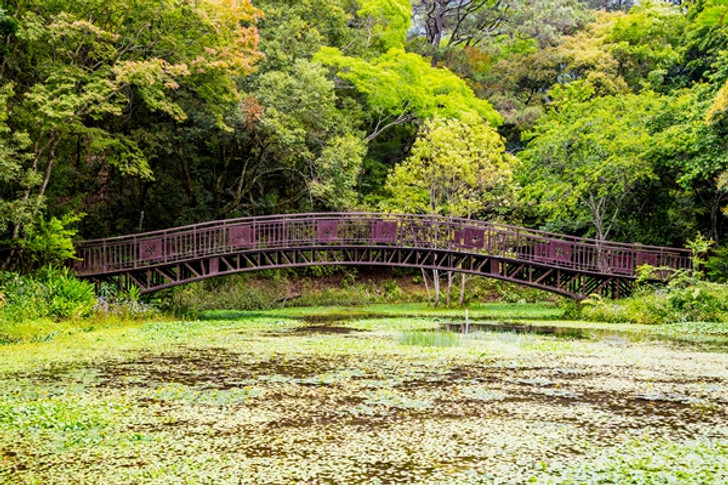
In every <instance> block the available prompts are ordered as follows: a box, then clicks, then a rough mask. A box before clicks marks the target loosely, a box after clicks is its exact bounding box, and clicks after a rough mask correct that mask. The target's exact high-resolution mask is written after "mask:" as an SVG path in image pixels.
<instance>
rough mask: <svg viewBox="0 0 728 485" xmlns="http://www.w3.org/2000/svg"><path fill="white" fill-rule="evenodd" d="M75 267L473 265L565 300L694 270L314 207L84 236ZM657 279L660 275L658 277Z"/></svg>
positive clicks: (456, 223)
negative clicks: (651, 274)
mask: <svg viewBox="0 0 728 485" xmlns="http://www.w3.org/2000/svg"><path fill="white" fill-rule="evenodd" d="M77 257H78V260H76V261H74V262H73V263H72V265H73V269H74V271H75V272H76V274H77V275H78V276H80V277H82V278H86V279H91V280H93V281H96V282H97V283H101V282H104V281H107V282H113V283H114V284H118V285H120V286H121V287H128V286H130V285H136V286H138V287H139V288H140V289H141V291H142V292H143V293H151V292H154V291H158V290H161V289H163V288H170V287H173V286H177V285H182V284H185V283H189V282H192V281H200V280H204V279H206V278H212V277H215V276H219V275H226V274H233V273H240V272H244V271H255V270H262V269H273V268H292V267H305V266H318V265H361V266H400V267H410V268H425V269H437V270H441V271H456V272H462V273H470V274H475V275H480V276H485V277H489V278H497V279H500V280H504V281H511V282H513V283H517V284H521V285H526V286H531V287H535V288H541V289H543V290H547V291H551V292H554V293H559V294H561V295H565V296H569V297H572V298H577V299H578V298H584V297H585V296H587V295H589V294H592V293H599V294H602V295H604V296H608V297H613V298H619V297H624V296H627V295H629V294H630V293H631V292H632V290H633V287H634V281H635V279H636V269H637V267H638V266H640V265H643V264H650V265H652V266H654V267H656V268H660V269H661V271H660V272H659V273H658V274H659V275H660V276H662V277H664V276H666V275H667V274H668V273H670V269H672V270H688V271H689V270H691V258H690V252H689V251H687V250H684V249H674V248H666V247H657V246H644V245H640V244H622V243H615V242H599V241H596V240H593V239H584V238H576V237H571V236H565V235H561V234H554V233H549V232H543V231H536V230H531V229H525V228H522V227H515V226H508V225H503V224H497V223H492V222H482V221H475V220H466V219H456V218H448V217H437V216H423V215H401V214H375V213H320V214H287V215H276V216H264V217H248V218H240V219H230V220H224V221H215V222H208V223H204V224H196V225H192V226H185V227H177V228H174V229H167V230H162V231H155V232H147V233H143V234H132V235H128V236H121V237H114V238H108V239H97V240H91V241H83V242H81V243H80V244H79V245H78V249H77ZM658 277H659V276H658Z"/></svg>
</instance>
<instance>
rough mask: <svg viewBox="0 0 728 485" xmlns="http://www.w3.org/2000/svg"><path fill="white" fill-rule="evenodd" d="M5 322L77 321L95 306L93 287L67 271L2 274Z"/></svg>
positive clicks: (1, 311)
mask: <svg viewBox="0 0 728 485" xmlns="http://www.w3.org/2000/svg"><path fill="white" fill-rule="evenodd" d="M0 294H2V295H3V297H2V301H3V307H2V309H1V310H0V315H1V316H2V319H3V320H5V321H11V322H13V321H14V322H17V321H22V320H37V319H41V318H50V319H53V320H64V319H77V318H83V317H86V316H88V315H90V314H91V313H92V312H93V310H94V307H95V306H96V301H97V300H96V295H95V293H94V285H93V284H91V283H88V282H86V281H81V280H78V279H76V278H75V277H74V276H73V275H72V274H71V273H70V271H69V270H68V269H67V268H63V269H54V268H45V269H43V270H41V271H38V272H37V273H35V274H33V275H30V276H20V275H17V274H14V273H4V274H3V275H2V280H0Z"/></svg>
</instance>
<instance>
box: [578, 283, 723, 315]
mask: <svg viewBox="0 0 728 485" xmlns="http://www.w3.org/2000/svg"><path fill="white" fill-rule="evenodd" d="M579 307H580V308H579V314H580V316H581V317H582V318H585V319H587V320H591V321H599V322H609V323H617V322H629V323H643V324H663V323H677V322H728V285H722V284H718V283H708V282H704V281H694V280H693V281H689V282H686V281H679V282H675V283H673V284H671V285H669V286H667V287H665V288H656V289H655V288H645V289H642V290H640V291H639V292H638V293H637V294H635V295H634V296H632V297H631V298H627V299H624V300H618V301H610V300H601V299H600V298H597V297H593V298H590V299H588V300H585V301H584V302H582V304H581V305H579ZM571 310H572V311H571V312H569V313H570V315H572V316H574V312H573V307H572V308H571Z"/></svg>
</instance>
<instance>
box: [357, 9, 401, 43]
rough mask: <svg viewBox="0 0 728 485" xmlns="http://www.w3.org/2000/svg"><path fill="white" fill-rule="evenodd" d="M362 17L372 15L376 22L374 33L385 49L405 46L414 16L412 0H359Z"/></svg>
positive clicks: (373, 28) (359, 12) (359, 13)
mask: <svg viewBox="0 0 728 485" xmlns="http://www.w3.org/2000/svg"><path fill="white" fill-rule="evenodd" d="M359 5H360V7H361V8H360V9H359V11H358V12H357V14H358V15H359V16H360V17H371V18H372V19H373V20H374V21H375V22H376V24H375V25H374V26H373V27H372V34H373V36H374V37H375V38H377V39H378V40H379V42H380V43H381V45H382V47H383V49H384V50H388V49H391V48H393V47H399V48H402V47H404V42H405V40H406V37H407V30H409V27H410V22H411V20H410V19H411V17H412V4H411V3H410V0H359Z"/></svg>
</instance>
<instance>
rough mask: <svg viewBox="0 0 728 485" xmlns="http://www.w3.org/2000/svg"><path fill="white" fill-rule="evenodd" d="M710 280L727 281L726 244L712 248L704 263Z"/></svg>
mask: <svg viewBox="0 0 728 485" xmlns="http://www.w3.org/2000/svg"><path fill="white" fill-rule="evenodd" d="M705 271H706V273H707V274H708V278H710V280H711V281H715V282H717V283H728V245H726V246H721V247H719V248H716V249H714V250H713V251H712V252H711V254H710V256H709V257H708V260H707V261H706V263H705Z"/></svg>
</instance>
